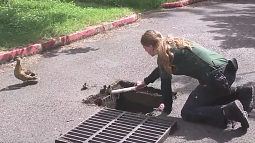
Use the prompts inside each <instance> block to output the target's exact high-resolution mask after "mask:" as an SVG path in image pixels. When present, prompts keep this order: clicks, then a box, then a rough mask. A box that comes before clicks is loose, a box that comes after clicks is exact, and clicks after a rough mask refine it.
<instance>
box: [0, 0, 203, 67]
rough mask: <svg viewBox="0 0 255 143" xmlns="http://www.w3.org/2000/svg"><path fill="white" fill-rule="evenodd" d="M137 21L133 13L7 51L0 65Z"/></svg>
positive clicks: (186, 1) (172, 5)
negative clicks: (112, 20)
mask: <svg viewBox="0 0 255 143" xmlns="http://www.w3.org/2000/svg"><path fill="white" fill-rule="evenodd" d="M201 1H205V0H182V1H178V2H169V3H164V4H163V5H162V7H163V8H175V7H182V6H185V5H189V4H192V3H196V2H201ZM137 20H138V15H137V14H136V13H134V14H132V15H130V16H127V17H123V18H121V19H119V20H116V21H114V22H108V23H103V24H101V25H97V26H92V27H90V28H88V29H86V30H83V31H78V32H75V33H73V34H70V35H67V36H61V37H57V38H52V39H50V40H48V41H46V42H42V43H36V44H33V45H30V46H28V47H24V48H22V49H13V50H12V51H7V52H4V53H2V54H0V65H1V64H3V63H5V62H9V61H11V60H12V59H13V58H14V57H15V56H29V55H33V54H36V53H42V52H44V51H46V50H49V49H52V48H58V47H60V46H64V45H68V44H70V43H72V42H75V41H77V40H80V39H82V38H86V37H89V36H93V35H96V34H98V33H101V32H104V31H108V30H111V29H114V28H117V27H121V26H123V25H126V24H130V23H133V22H135V21H137Z"/></svg>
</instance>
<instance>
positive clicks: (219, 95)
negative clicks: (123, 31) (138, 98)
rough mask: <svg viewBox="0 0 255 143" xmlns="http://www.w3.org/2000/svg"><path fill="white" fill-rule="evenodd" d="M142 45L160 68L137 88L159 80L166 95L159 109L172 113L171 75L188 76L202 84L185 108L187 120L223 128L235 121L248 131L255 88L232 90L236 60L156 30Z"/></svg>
mask: <svg viewBox="0 0 255 143" xmlns="http://www.w3.org/2000/svg"><path fill="white" fill-rule="evenodd" d="M141 44H142V45H143V48H144V49H145V51H146V52H147V53H148V54H149V55H151V56H155V55H158V59H157V63H158V67H156V68H155V69H154V70H153V71H152V73H151V74H150V75H149V76H148V77H146V78H144V81H142V82H137V83H136V88H137V89H139V88H142V87H144V86H146V85H148V84H149V83H152V82H154V81H155V80H156V79H158V78H159V77H160V78H161V91H162V95H163V103H162V104H161V105H160V106H159V109H160V110H162V111H163V112H165V113H167V114H170V112H171V111H172V103H173V100H172V88H171V77H172V74H173V75H186V76H189V77H192V78H195V79H197V80H198V81H199V83H200V84H199V85H198V86H197V87H196V88H195V89H194V91H192V93H191V94H190V95H189V97H188V99H187V101H186V103H185V105H184V107H183V108H182V111H181V116H182V118H183V119H184V120H186V121H190V122H197V123H205V124H209V125H212V126H215V127H220V128H226V127H227V124H228V123H232V121H236V122H240V123H241V125H242V127H243V128H244V129H247V128H249V123H248V119H247V112H248V113H249V112H250V111H251V110H252V109H253V97H254V89H253V87H252V86H247V87H244V86H242V87H236V88H233V87H231V85H232V84H233V82H234V81H235V77H236V71H237V69H238V66H237V62H236V60H235V59H234V60H227V59H226V58H224V57H223V56H222V55H220V54H218V53H215V52H213V51H210V50H208V49H205V48H204V47H202V46H201V45H199V44H197V43H195V42H193V41H190V40H187V39H183V38H176V37H170V36H167V37H163V36H162V35H161V34H160V33H159V32H157V31H154V30H148V31H146V32H145V33H144V35H142V38H141Z"/></svg>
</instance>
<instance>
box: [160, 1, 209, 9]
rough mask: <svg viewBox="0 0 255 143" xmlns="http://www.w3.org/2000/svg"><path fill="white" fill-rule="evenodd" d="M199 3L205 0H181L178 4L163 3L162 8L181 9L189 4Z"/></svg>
mask: <svg viewBox="0 0 255 143" xmlns="http://www.w3.org/2000/svg"><path fill="white" fill-rule="evenodd" d="M201 1H205V0H182V1H178V2H169V3H164V4H163V7H164V8H175V7H182V6H185V5H189V4H192V3H196V2H201Z"/></svg>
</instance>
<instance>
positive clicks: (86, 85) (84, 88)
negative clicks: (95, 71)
mask: <svg viewBox="0 0 255 143" xmlns="http://www.w3.org/2000/svg"><path fill="white" fill-rule="evenodd" d="M88 88H89V86H88V84H87V83H86V82H85V83H84V84H83V86H82V88H81V90H86V89H88Z"/></svg>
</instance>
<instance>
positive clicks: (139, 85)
mask: <svg viewBox="0 0 255 143" xmlns="http://www.w3.org/2000/svg"><path fill="white" fill-rule="evenodd" d="M145 86H146V84H145V82H144V81H138V82H136V83H135V88H136V89H141V88H144V87H145Z"/></svg>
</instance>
